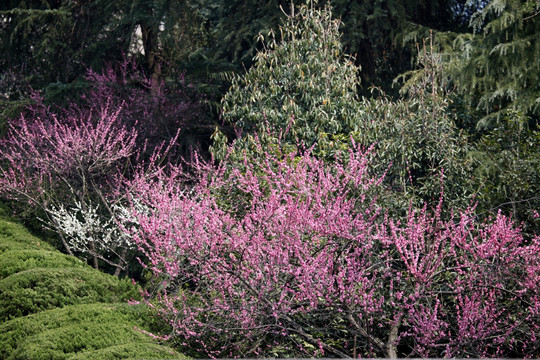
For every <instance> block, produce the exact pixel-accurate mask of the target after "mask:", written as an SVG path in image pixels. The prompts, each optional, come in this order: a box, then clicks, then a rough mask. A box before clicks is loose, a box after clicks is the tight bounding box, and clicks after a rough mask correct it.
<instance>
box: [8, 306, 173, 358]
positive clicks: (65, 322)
mask: <svg viewBox="0 0 540 360" xmlns="http://www.w3.org/2000/svg"><path fill="white" fill-rule="evenodd" d="M145 317H146V316H145V312H144V308H142V307H140V306H130V305H127V304H104V303H102V304H82V305H73V306H67V307H65V308H62V309H53V310H48V311H43V312H40V313H37V314H34V315H30V316H26V317H21V318H17V319H13V320H11V321H7V322H5V323H4V324H1V325H0V358H2V359H9V360H15V359H32V360H39V359H59V360H60V359H72V358H76V359H93V360H96V359H123V358H160V359H165V358H167V359H169V358H180V355H179V354H178V353H176V352H174V351H173V350H172V349H171V348H169V347H166V346H162V345H159V344H155V343H154V342H153V340H152V339H151V338H150V337H149V336H148V335H146V334H144V333H142V332H141V331H139V330H137V328H140V327H145Z"/></svg>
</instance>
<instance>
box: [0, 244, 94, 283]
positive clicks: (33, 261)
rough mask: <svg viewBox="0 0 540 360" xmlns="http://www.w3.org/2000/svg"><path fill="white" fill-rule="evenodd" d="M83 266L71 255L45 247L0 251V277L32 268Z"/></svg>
mask: <svg viewBox="0 0 540 360" xmlns="http://www.w3.org/2000/svg"><path fill="white" fill-rule="evenodd" d="M85 266H86V264H84V263H83V262H82V261H81V260H79V259H77V258H75V257H73V256H68V255H64V254H61V253H59V252H58V251H47V250H45V249H40V250H12V251H8V252H4V253H0V279H4V278H6V277H8V276H10V275H12V274H15V273H18V272H21V271H25V270H28V269H34V268H65V267H71V268H81V267H85Z"/></svg>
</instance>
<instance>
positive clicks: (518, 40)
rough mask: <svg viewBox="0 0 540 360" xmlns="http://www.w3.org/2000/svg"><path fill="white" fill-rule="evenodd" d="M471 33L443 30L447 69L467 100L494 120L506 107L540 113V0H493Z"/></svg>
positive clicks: (485, 117) (486, 122)
mask: <svg viewBox="0 0 540 360" xmlns="http://www.w3.org/2000/svg"><path fill="white" fill-rule="evenodd" d="M470 25H471V30H470V31H469V32H467V33H463V34H458V35H455V34H454V35H451V36H450V37H448V34H438V39H439V41H440V42H441V43H442V44H443V45H446V47H445V48H444V49H443V51H444V52H445V59H446V63H447V64H446V65H447V74H448V76H449V78H450V80H451V82H452V84H454V85H455V86H456V89H457V91H458V93H459V95H460V96H461V97H462V98H463V99H464V101H465V104H466V105H468V106H470V107H471V108H472V109H476V110H478V111H480V112H481V113H482V115H481V117H482V118H481V119H480V121H479V123H478V124H479V125H480V126H481V127H484V126H492V125H494V123H495V122H494V120H496V119H499V118H500V117H501V115H504V114H505V113H506V111H507V110H512V111H514V112H518V113H522V114H525V115H530V116H533V117H534V118H536V120H538V119H539V116H540V61H538V59H539V58H540V38H539V36H538V34H539V33H540V2H539V1H531V0H527V1H522V0H492V1H489V2H487V3H486V4H485V6H484V7H483V8H481V9H480V10H479V11H478V12H476V13H475V14H474V16H473V17H472V19H471V22H470Z"/></svg>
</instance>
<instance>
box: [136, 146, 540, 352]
mask: <svg viewBox="0 0 540 360" xmlns="http://www.w3.org/2000/svg"><path fill="white" fill-rule="evenodd" d="M260 151H262V154H263V155H264V156H263V157H264V159H265V160H261V161H258V162H255V161H253V159H246V160H245V162H244V165H245V168H243V170H242V171H239V170H237V169H234V168H233V169H231V170H230V171H228V170H227V165H228V164H227V163H225V164H223V165H222V167H221V168H218V169H217V170H215V171H214V172H210V173H205V174H203V176H202V177H201V178H200V179H199V182H198V183H196V185H194V187H193V180H191V181H190V183H188V184H186V183H185V182H182V181H179V180H178V178H179V177H178V176H176V175H175V176H167V175H164V176H163V177H161V178H158V179H155V180H153V181H141V182H137V183H134V184H133V188H132V189H133V201H134V202H133V204H134V206H133V208H132V216H134V218H135V219H133V218H131V219H129V220H130V222H134V223H136V224H138V227H137V228H136V230H135V232H133V233H132V236H133V237H134V239H135V241H136V242H137V243H138V245H139V247H140V248H141V250H142V251H143V252H144V254H145V255H146V257H147V258H148V259H149V261H148V268H149V269H150V270H151V271H152V273H153V274H155V276H156V277H157V279H158V282H159V284H160V287H159V288H158V290H157V293H158V297H157V298H156V299H155V300H150V302H151V303H152V304H154V305H159V308H160V312H161V313H162V315H163V316H164V317H165V319H167V320H168V321H169V323H170V324H171V325H172V326H173V328H174V329H175V332H176V333H177V334H178V335H179V336H180V337H181V338H183V339H185V340H183V341H184V343H186V344H189V346H190V347H192V348H198V349H199V350H200V351H201V352H202V353H203V354H206V355H212V356H232V355H239V356H256V355H257V356H284V355H285V354H289V355H290V354H294V355H296V356H323V355H326V356H328V355H331V356H354V355H361V356H376V357H383V356H386V357H394V356H396V355H399V356H408V355H412V356H427V357H441V356H449V357H461V356H474V357H487V356H517V355H518V354H522V355H529V356H534V354H538V351H539V347H538V346H539V343H538V341H537V339H538V338H539V337H540V327H539V326H538V323H539V321H540V291H539V288H538V282H539V281H540V277H539V276H540V256H539V254H540V239H539V238H538V237H536V238H534V239H533V240H532V241H531V242H529V243H528V242H526V241H525V240H524V239H523V237H522V235H521V234H520V232H519V229H516V228H514V226H513V225H512V223H511V221H509V219H507V218H506V217H504V216H502V215H499V216H497V217H496V218H494V219H491V220H490V221H489V222H487V223H482V222H479V221H478V220H477V219H476V218H475V216H474V214H473V209H467V210H464V211H463V212H460V213H458V212H456V213H455V214H454V216H453V218H451V219H449V220H446V219H444V218H442V217H441V210H442V205H443V199H442V197H443V195H442V194H441V200H440V201H441V202H440V203H439V205H438V206H437V207H436V208H426V207H425V208H423V209H414V208H410V209H409V211H408V212H407V215H406V218H405V219H404V220H402V221H400V220H395V219H392V218H389V217H388V216H387V215H386V210H385V209H380V208H377V206H375V202H374V201H375V199H374V198H372V197H371V196H369V194H370V190H371V189H373V188H375V187H377V186H380V180H378V179H374V178H371V177H370V176H369V175H368V171H367V170H368V163H369V161H368V158H367V156H366V155H365V154H364V152H363V151H361V150H360V148H359V147H358V146H353V148H352V149H351V150H350V152H349V156H348V158H347V160H345V161H340V160H336V161H335V162H334V163H332V164H330V165H328V164H325V162H324V161H322V160H319V159H316V158H315V157H313V156H312V155H311V154H310V153H309V152H307V153H304V154H294V153H292V154H278V155H274V154H272V153H268V152H264V149H263V148H262V147H261V148H260ZM188 190H189V191H188ZM215 194H218V195H217V196H219V197H220V198H219V199H218V198H216V195H215ZM221 197H223V198H221ZM223 199H227V201H229V204H228V205H227V206H226V207H225V208H223V207H221V206H220V203H222V202H220V200H221V201H223ZM236 201H238V202H236ZM230 202H232V204H231V203H230ZM141 204H142V206H141Z"/></svg>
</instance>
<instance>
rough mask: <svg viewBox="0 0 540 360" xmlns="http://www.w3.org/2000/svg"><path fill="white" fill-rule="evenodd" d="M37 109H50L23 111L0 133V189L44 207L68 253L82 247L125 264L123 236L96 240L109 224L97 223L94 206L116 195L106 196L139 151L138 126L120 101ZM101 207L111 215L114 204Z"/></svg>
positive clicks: (112, 262)
mask: <svg viewBox="0 0 540 360" xmlns="http://www.w3.org/2000/svg"><path fill="white" fill-rule="evenodd" d="M37 110H39V111H42V112H43V113H44V114H45V115H47V116H44V117H35V118H30V119H26V118H25V117H20V118H19V119H17V121H13V122H12V123H11V124H10V128H9V131H8V134H7V135H6V137H5V138H3V139H2V141H1V150H0V154H1V156H2V158H3V159H4V161H5V163H6V166H5V167H3V168H1V169H0V175H1V176H0V191H1V192H2V194H3V195H4V196H7V197H9V198H11V199H13V200H17V201H21V202H23V203H26V204H30V205H31V206H38V207H39V208H41V209H42V210H43V211H44V213H45V216H46V217H47V223H48V225H49V226H50V227H52V228H53V229H54V230H56V231H58V232H59V234H60V235H61V238H62V241H63V244H64V246H65V248H66V250H67V252H68V253H70V254H73V251H82V252H83V253H85V254H86V255H90V256H91V257H92V258H93V260H94V265H95V266H96V267H97V266H98V259H101V260H103V261H106V262H107V263H109V264H110V265H113V266H116V267H117V269H123V267H124V265H125V263H126V261H125V252H124V250H125V247H124V246H123V241H117V240H118V239H121V238H122V236H119V237H118V238H116V239H115V240H114V241H110V244H109V245H110V246H106V249H103V248H101V249H100V246H98V244H99V243H100V241H101V240H100V241H97V239H98V238H99V239H102V235H103V232H104V231H107V230H106V229H107V226H105V227H104V226H95V225H96V224H95V222H96V221H97V218H98V217H99V216H102V215H103V213H97V212H96V207H97V206H98V204H101V206H104V207H105V206H106V205H105V204H109V203H111V202H114V200H113V199H112V198H111V197H110V196H111V195H112V194H113V193H114V192H115V191H116V190H117V188H118V186H119V184H120V181H121V179H122V178H123V177H122V172H123V171H124V168H125V166H126V164H127V161H128V160H129V159H130V158H131V157H133V156H134V155H135V154H136V146H135V145H136V139H137V132H136V130H135V129H133V128H132V129H129V130H128V129H127V128H126V127H125V126H124V125H122V124H121V122H120V119H119V113H120V109H114V110H113V109H110V108H109V107H104V108H101V109H100V111H99V112H96V111H89V112H88V113H87V114H86V116H85V117H78V116H73V115H72V114H63V115H59V116H57V115H54V114H51V113H47V112H46V110H47V108H46V107H44V106H42V107H41V110H40V109H39V108H37ZM104 210H105V212H106V213H107V216H108V217H109V218H110V215H111V212H110V211H107V210H108V208H105V209H104ZM89 213H92V214H93V216H88V214H89ZM83 229H84V230H83ZM79 230H80V231H79ZM81 231H82V232H81ZM89 232H91V233H92V236H90V237H87V236H84V238H85V240H83V241H82V242H81V236H83V235H82V234H84V233H86V235H88V233H89ZM75 233H79V234H78V235H75ZM109 252H112V253H114V254H116V255H118V256H113V257H117V261H116V260H111V258H110V255H111V254H108V253H109ZM120 253H124V254H123V255H119V254H120Z"/></svg>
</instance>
